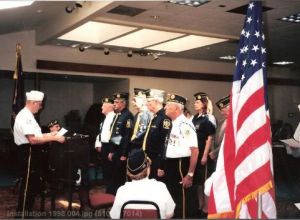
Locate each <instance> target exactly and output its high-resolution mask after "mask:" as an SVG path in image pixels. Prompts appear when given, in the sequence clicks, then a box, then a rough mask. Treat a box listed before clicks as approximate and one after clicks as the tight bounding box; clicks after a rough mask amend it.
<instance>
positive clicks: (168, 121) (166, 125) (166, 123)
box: [163, 119, 171, 129]
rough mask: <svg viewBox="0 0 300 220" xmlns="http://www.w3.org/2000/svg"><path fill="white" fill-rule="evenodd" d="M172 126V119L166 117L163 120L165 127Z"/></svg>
mask: <svg viewBox="0 0 300 220" xmlns="http://www.w3.org/2000/svg"><path fill="white" fill-rule="evenodd" d="M170 127H171V121H170V120H169V119H165V120H164V122H163V128H164V129H170Z"/></svg>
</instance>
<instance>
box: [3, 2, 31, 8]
mask: <svg viewBox="0 0 300 220" xmlns="http://www.w3.org/2000/svg"><path fill="white" fill-rule="evenodd" d="M33 2H34V1H0V9H9V8H17V7H23V6H28V5H31V4H32V3H33Z"/></svg>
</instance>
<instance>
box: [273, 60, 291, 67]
mask: <svg viewBox="0 0 300 220" xmlns="http://www.w3.org/2000/svg"><path fill="white" fill-rule="evenodd" d="M273 64H275V65H281V66H285V65H290V64H294V62H291V61H279V62H274V63H273Z"/></svg>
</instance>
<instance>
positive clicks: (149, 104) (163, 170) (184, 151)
mask: <svg viewBox="0 0 300 220" xmlns="http://www.w3.org/2000/svg"><path fill="white" fill-rule="evenodd" d="M165 97H166V98H165ZM128 98H129V94H128V93H114V94H113V97H112V98H104V99H103V100H102V113H103V114H104V115H105V116H106V117H105V120H104V121H103V123H101V125H100V130H99V135H98V136H97V139H96V142H95V148H96V150H97V151H98V152H99V153H100V154H101V157H102V165H103V175H104V180H105V182H106V184H107V189H106V191H107V193H110V194H113V195H115V194H116V192H117V190H118V188H119V187H120V186H121V185H123V184H124V183H125V181H126V159H127V155H128V153H129V152H130V151H131V150H132V149H136V148H141V149H143V150H144V151H145V153H146V154H147V156H148V157H149V158H150V159H151V172H150V176H149V178H154V179H156V180H158V181H162V182H164V183H165V184H166V186H167V188H168V190H169V192H170V194H171V196H172V198H173V199H174V201H175V203H176V208H175V212H174V217H176V218H185V217H188V218H193V217H203V214H205V213H206V212H207V204H206V202H207V201H205V197H204V182H205V179H206V178H207V177H208V175H210V174H211V172H212V171H213V169H214V162H213V160H212V159H215V158H216V156H217V154H218V148H219V146H218V145H219V144H220V142H221V140H222V138H223V133H224V129H225V124H226V120H225V121H224V122H223V123H222V124H221V126H220V129H219V130H220V131H217V136H214V135H215V133H216V129H217V125H216V120H215V117H214V116H213V114H212V104H211V101H210V99H209V97H208V95H207V94H206V93H204V92H199V93H196V94H194V108H195V111H196V112H197V114H196V115H194V116H193V117H192V118H190V119H189V118H187V117H186V116H185V115H184V110H185V104H186V101H187V99H186V98H185V97H183V96H181V95H178V94H168V95H167V96H165V91H163V90H158V89H147V90H144V89H138V88H135V89H134V97H133V99H132V104H133V107H134V108H135V110H136V111H137V113H136V114H135V116H133V115H132V113H131V112H130V111H129V110H128ZM164 103H165V104H164ZM216 105H217V107H218V108H219V109H220V110H221V113H222V112H223V113H224V112H225V113H224V116H225V117H226V115H227V112H228V105H229V96H227V97H224V98H222V99H220V100H219V101H218V102H217V103H216ZM223 113H222V114H223ZM214 137H215V139H214ZM213 142H215V144H214V145H215V146H217V147H216V148H214V149H213V150H212V149H211V146H212V145H213ZM145 190H147V189H145ZM133 193H134V192H133ZM195 195H197V196H195Z"/></svg>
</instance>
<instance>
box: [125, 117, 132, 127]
mask: <svg viewBox="0 0 300 220" xmlns="http://www.w3.org/2000/svg"><path fill="white" fill-rule="evenodd" d="M126 128H131V119H127V122H126Z"/></svg>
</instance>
